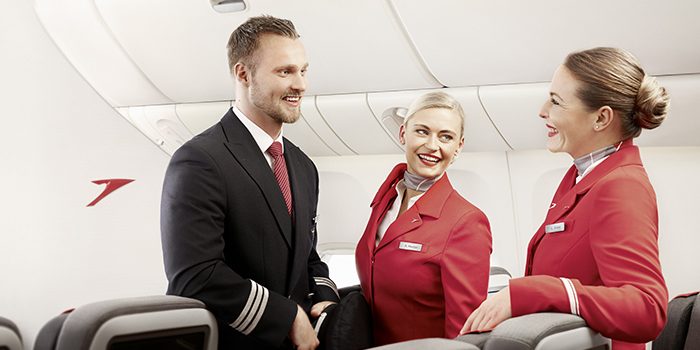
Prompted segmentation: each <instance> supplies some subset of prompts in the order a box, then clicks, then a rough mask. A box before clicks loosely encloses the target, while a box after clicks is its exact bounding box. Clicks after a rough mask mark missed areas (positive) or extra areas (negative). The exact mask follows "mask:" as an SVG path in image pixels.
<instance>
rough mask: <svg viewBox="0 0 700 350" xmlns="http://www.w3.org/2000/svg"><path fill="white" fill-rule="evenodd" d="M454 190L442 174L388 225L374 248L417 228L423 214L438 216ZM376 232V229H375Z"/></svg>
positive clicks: (381, 246)
mask: <svg viewBox="0 0 700 350" xmlns="http://www.w3.org/2000/svg"><path fill="white" fill-rule="evenodd" d="M452 191H454V189H453V188H452V184H451V183H450V180H449V179H448V177H447V174H444V175H443V176H442V177H441V178H440V179H439V180H438V181H437V182H435V183H434V184H433V185H432V186H431V187H430V189H428V191H427V192H425V194H423V196H422V197H421V198H420V199H418V201H417V202H416V203H415V205H413V206H412V207H410V208H408V210H406V212H404V213H403V214H401V215H399V217H398V218H396V220H395V221H394V222H393V223H392V224H391V225H389V228H387V230H386V233H385V234H384V237H382V240H381V241H379V245H377V248H376V250H380V249H382V248H383V247H385V246H387V245H388V244H390V243H391V242H392V241H394V240H396V239H397V238H399V237H401V236H403V235H405V234H406V233H408V232H411V231H413V230H415V229H417V228H419V227H420V226H421V225H422V224H423V219H422V217H423V216H430V217H433V218H439V217H440V213H441V212H442V208H443V207H444V206H445V202H446V201H447V197H448V196H449V195H450V194H451V193H452ZM375 232H376V231H375Z"/></svg>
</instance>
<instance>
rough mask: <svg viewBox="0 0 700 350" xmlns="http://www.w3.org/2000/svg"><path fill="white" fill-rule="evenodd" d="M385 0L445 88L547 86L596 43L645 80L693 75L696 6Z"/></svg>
mask: <svg viewBox="0 0 700 350" xmlns="http://www.w3.org/2000/svg"><path fill="white" fill-rule="evenodd" d="M392 1H393V3H394V4H395V6H396V8H397V12H398V14H399V16H400V17H401V19H402V21H403V23H404V24H405V26H406V30H407V31H408V33H409V34H410V36H411V38H412V39H413V41H414V43H415V45H416V47H417V48H418V51H419V52H420V53H421V55H422V56H423V57H424V59H425V62H426V64H427V66H428V68H429V70H430V71H432V72H433V74H435V76H436V77H437V79H438V80H439V81H441V82H442V83H443V84H445V85H446V86H448V87H455V86H473V85H491V84H511V83H523V82H542V81H549V80H550V79H551V76H552V73H553V72H554V70H555V69H556V67H557V66H558V65H559V64H560V63H561V62H562V61H563V60H564V58H565V57H566V55H567V54H568V53H570V52H572V51H577V50H583V49H588V48H592V47H596V46H616V47H622V48H625V49H627V50H630V51H631V52H632V53H634V54H635V55H636V56H637V57H638V58H639V60H640V61H641V62H642V64H643V66H644V67H645V68H646V69H647V72H648V73H649V74H652V75H663V74H680V73H684V74H687V73H698V72H700V45H697V44H696V43H698V42H700V21H698V20H697V14H698V13H700V2H698V1H690V0H685V1H671V2H659V1H654V0H641V1H640V0H619V1H604V0H591V1H558V2H557V1H551V0H533V1H510V0H495V1H494V0H474V1H463V0H435V1H431V2H430V6H427V5H426V3H425V2H420V1H413V0H392Z"/></svg>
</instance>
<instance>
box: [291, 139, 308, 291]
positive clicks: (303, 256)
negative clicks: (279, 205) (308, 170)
mask: <svg viewBox="0 0 700 350" xmlns="http://www.w3.org/2000/svg"><path fill="white" fill-rule="evenodd" d="M299 152H300V151H299V149H298V148H296V146H294V145H293V144H291V143H290V142H289V141H287V140H286V139H285V140H284V158H285V161H286V162H287V172H288V173H289V183H290V185H291V187H292V203H293V206H294V212H293V215H294V220H293V224H294V235H293V236H294V238H293V242H294V245H293V246H294V260H293V261H294V263H293V264H292V268H291V273H290V278H289V279H288V282H289V285H288V286H287V291H288V292H290V291H291V288H292V287H293V286H294V285H296V281H297V280H298V279H299V276H300V275H301V273H302V271H303V269H305V268H306V266H307V265H306V261H307V260H308V253H309V251H310V247H309V246H310V245H311V244H312V243H311V239H312V238H311V237H310V235H311V234H312V233H311V227H310V226H309V225H310V223H311V220H312V218H310V217H309V213H310V212H311V211H310V210H309V207H308V206H309V203H307V201H306V200H302V198H305V197H306V195H307V194H308V193H313V192H311V191H314V192H315V191H316V189H314V188H310V186H309V181H306V180H305V179H304V178H303V176H304V175H311V174H303V171H302V170H303V169H301V167H300V165H301V162H300V161H299V159H298V158H299ZM298 262H303V264H302V263H298Z"/></svg>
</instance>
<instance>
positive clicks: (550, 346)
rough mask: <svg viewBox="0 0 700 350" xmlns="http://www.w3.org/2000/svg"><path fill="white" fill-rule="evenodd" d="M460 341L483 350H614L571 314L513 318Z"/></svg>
mask: <svg viewBox="0 0 700 350" xmlns="http://www.w3.org/2000/svg"><path fill="white" fill-rule="evenodd" d="M456 340H458V341H462V342H466V343H469V344H474V345H476V346H479V347H480V348H481V349H483V350H498V349H508V350H554V349H571V350H576V349H596V350H604V349H610V346H611V345H610V339H608V338H606V337H603V336H602V335H600V334H599V333H598V332H596V331H594V330H592V329H590V328H588V327H587V326H586V321H584V320H583V319H582V318H581V317H579V316H576V315H571V314H564V313H555V312H540V313H535V314H530V315H523V316H519V317H513V318H510V319H508V320H505V321H504V322H503V323H501V324H499V325H498V326H497V327H496V328H494V329H493V331H491V332H490V333H481V334H466V335H463V336H460V337H457V338H456Z"/></svg>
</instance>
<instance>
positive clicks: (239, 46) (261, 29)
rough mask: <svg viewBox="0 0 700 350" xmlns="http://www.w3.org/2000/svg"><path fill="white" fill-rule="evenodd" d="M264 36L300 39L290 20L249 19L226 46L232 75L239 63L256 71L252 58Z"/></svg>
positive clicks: (230, 38) (264, 16) (232, 35)
mask: <svg viewBox="0 0 700 350" xmlns="http://www.w3.org/2000/svg"><path fill="white" fill-rule="evenodd" d="M263 34H275V35H281V36H284V37H288V38H290V39H298V38H299V33H297V30H296V28H294V24H293V23H292V21H290V20H288V19H282V18H277V17H273V16H269V15H262V16H258V17H251V18H249V19H248V20H247V21H245V23H243V24H241V25H240V26H239V27H238V28H236V30H234V31H233V33H231V36H230V37H229V39H228V45H226V47H227V48H228V67H229V71H230V72H231V74H233V67H234V66H235V65H236V63H238V62H242V63H243V64H245V65H247V66H249V67H250V68H251V70H254V69H255V64H254V63H253V62H254V60H253V59H252V56H253V54H254V53H255V50H257V49H258V46H259V43H260V37H261V36H262V35H263Z"/></svg>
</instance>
